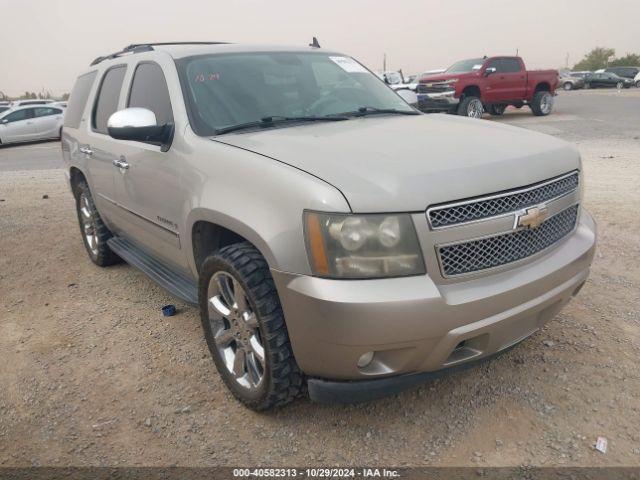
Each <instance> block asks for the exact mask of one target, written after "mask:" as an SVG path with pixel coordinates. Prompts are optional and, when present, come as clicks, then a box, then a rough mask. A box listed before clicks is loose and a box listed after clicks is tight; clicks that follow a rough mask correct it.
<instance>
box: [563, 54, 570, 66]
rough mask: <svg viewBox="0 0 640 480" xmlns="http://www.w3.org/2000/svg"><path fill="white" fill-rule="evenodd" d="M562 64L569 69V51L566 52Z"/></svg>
mask: <svg viewBox="0 0 640 480" xmlns="http://www.w3.org/2000/svg"><path fill="white" fill-rule="evenodd" d="M564 66H565V68H566V69H567V70H568V69H569V52H567V57H566V58H565V61H564Z"/></svg>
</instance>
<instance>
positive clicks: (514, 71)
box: [487, 57, 527, 102]
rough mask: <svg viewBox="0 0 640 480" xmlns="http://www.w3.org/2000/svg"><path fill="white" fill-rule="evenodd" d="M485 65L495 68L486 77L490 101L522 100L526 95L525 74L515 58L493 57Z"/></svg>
mask: <svg viewBox="0 0 640 480" xmlns="http://www.w3.org/2000/svg"><path fill="white" fill-rule="evenodd" d="M487 67H493V68H495V69H496V72H495V73H492V74H491V75H489V76H488V77H487V85H488V87H489V90H490V92H491V93H490V95H489V96H488V98H487V100H488V101H490V102H501V101H509V100H522V99H523V98H524V97H525V95H526V88H527V76H526V73H525V71H524V69H523V68H522V65H521V64H520V61H519V60H518V59H517V58H509V57H505V58H494V59H493V60H491V61H490V62H489V63H488V65H487Z"/></svg>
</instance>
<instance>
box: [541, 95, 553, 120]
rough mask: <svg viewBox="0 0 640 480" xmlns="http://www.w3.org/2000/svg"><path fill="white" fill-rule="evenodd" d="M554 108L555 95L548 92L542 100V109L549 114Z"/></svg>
mask: <svg viewBox="0 0 640 480" xmlns="http://www.w3.org/2000/svg"><path fill="white" fill-rule="evenodd" d="M552 108H553V97H552V96H551V94H550V93H546V94H545V95H544V96H543V97H542V100H541V101H540V111H541V112H542V113H544V114H545V115H547V114H548V113H550V112H551V109H552Z"/></svg>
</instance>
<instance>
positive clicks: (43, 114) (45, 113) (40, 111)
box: [35, 107, 62, 117]
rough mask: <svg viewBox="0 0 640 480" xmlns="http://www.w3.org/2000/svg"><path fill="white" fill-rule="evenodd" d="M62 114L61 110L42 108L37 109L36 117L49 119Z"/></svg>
mask: <svg viewBox="0 0 640 480" xmlns="http://www.w3.org/2000/svg"><path fill="white" fill-rule="evenodd" d="M60 113H62V110H59V109H57V108H45V107H41V108H36V111H35V116H36V117H48V116H50V115H58V114H60Z"/></svg>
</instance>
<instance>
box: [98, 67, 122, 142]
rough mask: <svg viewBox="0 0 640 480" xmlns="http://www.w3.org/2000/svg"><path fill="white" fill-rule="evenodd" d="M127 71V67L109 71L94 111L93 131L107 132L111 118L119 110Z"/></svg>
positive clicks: (103, 81) (105, 76)
mask: <svg viewBox="0 0 640 480" xmlns="http://www.w3.org/2000/svg"><path fill="white" fill-rule="evenodd" d="M126 70H127V67H126V66H125V65H122V66H118V67H113V68H110V69H109V70H107V73H105V74H104V77H103V79H102V84H101V85H100V92H99V93H98V99H97V100H96V105H95V107H94V109H93V123H92V126H93V129H94V130H95V131H96V132H100V133H104V134H105V135H106V134H107V133H108V132H107V122H108V121H109V117H110V116H111V115H112V114H113V113H114V112H115V111H116V110H117V109H118V100H119V99H120V90H122V81H123V80H124V74H125V72H126Z"/></svg>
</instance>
